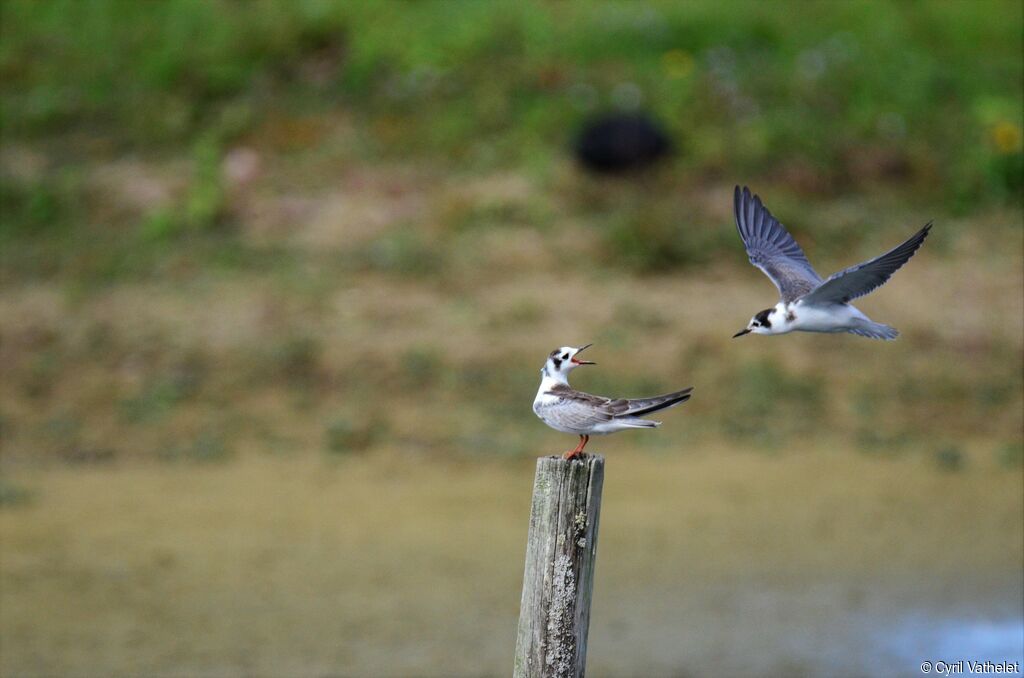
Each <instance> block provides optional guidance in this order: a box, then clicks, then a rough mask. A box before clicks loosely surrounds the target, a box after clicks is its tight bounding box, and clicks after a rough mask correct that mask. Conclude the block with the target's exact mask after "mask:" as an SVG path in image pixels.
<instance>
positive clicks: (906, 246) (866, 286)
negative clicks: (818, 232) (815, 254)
mask: <svg viewBox="0 0 1024 678" xmlns="http://www.w3.org/2000/svg"><path fill="white" fill-rule="evenodd" d="M931 228H932V223H931V222H930V221H929V222H928V223H927V224H925V227H924V228H922V229H921V230H920V231H918V232H917V233H915V234H914V235H913V236H911V237H910V239H908V240H907V241H906V242H905V243H903V244H902V245H900V246H899V247H894V248H893V249H891V250H889V251H888V252H886V253H885V254H883V255H881V256H879V257H875V258H874V259H871V260H870V261H865V262H864V263H861V264H857V265H856V266H851V267H850V268H848V269H846V270H845V271H840V272H839V273H835V274H833V275H831V276H829V279H828V280H826V281H825V282H824V283H822V284H821V286H820V287H819V288H818V289H816V290H814V291H813V292H811V293H810V294H808V295H807V296H806V297H804V301H805V302H807V303H817V304H827V303H838V304H845V303H847V302H848V301H850V300H851V299H856V298H857V297H862V296H864V295H865V294H867V293H868V292H871V291H872V290H874V289H876V288H878V287H880V286H881V285H883V284H884V283H885V282H886V281H887V280H888V279H889V278H890V277H892V274H893V273H895V272H896V271H897V270H899V268H900V267H901V266H903V264H905V263H907V261H909V260H910V257H912V256H914V253H915V252H917V250H918V248H919V247H921V244H922V243H923V242H924V239H925V238H927V237H928V232H929V231H930V230H931Z"/></svg>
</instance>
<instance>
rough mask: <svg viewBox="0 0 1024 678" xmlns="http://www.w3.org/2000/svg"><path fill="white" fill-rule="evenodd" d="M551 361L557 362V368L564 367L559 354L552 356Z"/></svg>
mask: <svg viewBox="0 0 1024 678" xmlns="http://www.w3.org/2000/svg"><path fill="white" fill-rule="evenodd" d="M551 362H553V363H554V364H555V369H556V370H560V369H562V359H561V358H558V357H557V356H556V357H552V358H551Z"/></svg>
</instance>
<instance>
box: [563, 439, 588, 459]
mask: <svg viewBox="0 0 1024 678" xmlns="http://www.w3.org/2000/svg"><path fill="white" fill-rule="evenodd" d="M588 442H590V436H582V435H581V436H580V442H579V444H577V445H576V449H573V450H569V451H568V452H566V453H565V454H563V455H562V458H563V459H573V458H574V457H576V456H578V455H581V454H583V448H584V447H586V446H587V443H588Z"/></svg>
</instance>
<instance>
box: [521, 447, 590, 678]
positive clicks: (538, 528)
mask: <svg viewBox="0 0 1024 678" xmlns="http://www.w3.org/2000/svg"><path fill="white" fill-rule="evenodd" d="M603 485H604V457H601V456H600V455H589V454H588V455H584V456H583V457H578V458H576V459H571V460H570V459H562V458H561V457H541V458H540V459H538V460H537V475H536V478H535V479H534V482H533V504H532V505H531V507H530V534H529V537H528V538H527V542H526V572H525V574H524V575H523V598H522V602H521V603H520V606H519V633H518V637H517V639H516V660H515V667H514V669H513V672H512V675H513V676H514V677H515V678H527V677H528V678H541V677H543V678H555V677H557V678H566V677H571V678H580V677H582V676H583V674H584V671H585V669H586V665H587V629H588V627H589V626H590V598H591V594H592V593H593V590H594V556H595V555H596V553H597V528H598V523H599V520H600V517H601V488H602V487H603Z"/></svg>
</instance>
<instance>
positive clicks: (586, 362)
mask: <svg viewBox="0 0 1024 678" xmlns="http://www.w3.org/2000/svg"><path fill="white" fill-rule="evenodd" d="M590 346H593V344H587V345H586V346H580V347H579V348H578V349H576V352H575V353H573V354H572V362H573V363H575V364H577V365H596V364H597V363H595V362H591V361H590V360H576V356H578V355H579V354H580V353H583V349H585V348H588V347H590Z"/></svg>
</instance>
